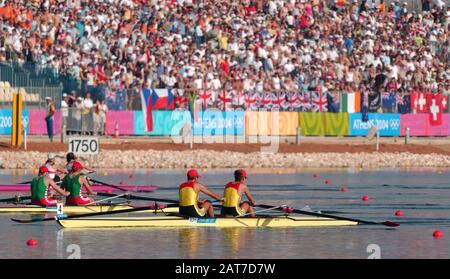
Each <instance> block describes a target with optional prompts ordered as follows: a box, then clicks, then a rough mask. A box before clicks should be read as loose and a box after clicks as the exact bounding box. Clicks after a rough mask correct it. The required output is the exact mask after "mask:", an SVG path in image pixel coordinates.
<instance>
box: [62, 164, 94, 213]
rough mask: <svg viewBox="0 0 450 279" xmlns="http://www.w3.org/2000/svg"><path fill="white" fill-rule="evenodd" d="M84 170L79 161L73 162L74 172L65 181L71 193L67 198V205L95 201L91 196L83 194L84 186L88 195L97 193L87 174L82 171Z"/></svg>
mask: <svg viewBox="0 0 450 279" xmlns="http://www.w3.org/2000/svg"><path fill="white" fill-rule="evenodd" d="M82 170H83V166H82V165H81V164H80V163H79V162H76V161H75V162H73V163H72V172H71V173H70V174H68V175H67V176H68V177H67V178H66V179H65V183H64V184H65V187H66V190H67V191H69V192H70V195H69V196H68V197H67V198H66V204H67V205H85V204H88V203H92V202H93V201H94V200H93V199H91V198H88V197H84V196H83V195H81V188H82V187H83V186H84V187H85V188H86V193H87V194H88V195H96V193H95V192H94V191H92V188H91V184H90V183H89V181H88V180H87V179H86V176H84V175H83V174H82V173H81V171H82Z"/></svg>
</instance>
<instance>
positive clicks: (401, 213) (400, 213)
mask: <svg viewBox="0 0 450 279" xmlns="http://www.w3.org/2000/svg"><path fill="white" fill-rule="evenodd" d="M395 216H397V217H402V216H403V211H401V210H397V211H395Z"/></svg>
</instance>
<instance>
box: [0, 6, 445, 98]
mask: <svg viewBox="0 0 450 279" xmlns="http://www.w3.org/2000/svg"><path fill="white" fill-rule="evenodd" d="M421 2H422V7H421V12H416V11H413V10H412V9H408V8H407V3H406V2H404V3H403V2H399V1H392V3H391V4H387V3H385V2H384V1H382V0H367V1H366V0H360V1H356V0H337V1H335V0H331V1H319V0H285V1H283V0H274V1H270V0H243V1H223V0H222V1H218V0H216V1H214V0H213V1H204V0H78V1H76V0H73V1H70V0H68V1H61V0H31V1H30V0H4V1H0V7H1V8H0V32H1V33H0V61H12V60H16V61H19V62H21V63H24V62H32V63H37V64H38V65H41V66H46V67H47V66H51V67H53V68H54V69H55V70H56V71H57V72H58V73H59V74H65V75H67V74H70V75H72V76H73V77H75V78H76V79H78V80H79V81H80V84H82V86H83V87H84V88H92V87H95V86H97V85H105V86H107V87H109V88H110V89H111V90H116V89H129V88H184V89H193V90H198V91H202V90H205V89H206V90H208V91H209V92H211V93H212V97H211V98H212V101H213V103H214V102H216V101H218V99H217V97H218V95H219V94H221V93H222V92H224V91H227V92H257V93H259V94H264V93H266V92H281V91H285V92H294V91H301V90H316V89H317V86H318V85H321V90H322V91H323V92H330V93H333V92H334V93H340V94H342V93H347V92H355V91H357V90H359V89H361V88H363V89H364V90H371V91H401V92H410V91H413V90H414V91H427V92H440V93H444V94H450V92H449V86H448V84H449V79H450V71H449V59H450V56H449V33H450V9H449V6H448V4H447V3H445V2H444V1H442V0H422V1H421ZM85 91H88V90H85ZM85 91H84V92H85ZM184 92H186V90H184ZM231 97H232V98H235V97H236V96H235V95H233V94H232V96H231Z"/></svg>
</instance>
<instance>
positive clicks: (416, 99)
mask: <svg viewBox="0 0 450 279" xmlns="http://www.w3.org/2000/svg"><path fill="white" fill-rule="evenodd" d="M428 107H429V105H428V103H427V93H423V92H413V93H412V94H411V108H412V109H413V110H415V111H416V112H417V113H427V112H428Z"/></svg>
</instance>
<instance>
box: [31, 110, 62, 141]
mask: <svg viewBox="0 0 450 279" xmlns="http://www.w3.org/2000/svg"><path fill="white" fill-rule="evenodd" d="M29 115H30V118H29V119H30V121H29V125H28V126H29V130H28V133H29V134H30V135H46V134H47V123H46V121H45V116H46V115H47V111H46V110H45V109H30V110H29ZM53 134H55V135H57V134H61V111H60V110H57V111H55V114H54V115H53Z"/></svg>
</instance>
